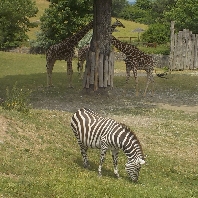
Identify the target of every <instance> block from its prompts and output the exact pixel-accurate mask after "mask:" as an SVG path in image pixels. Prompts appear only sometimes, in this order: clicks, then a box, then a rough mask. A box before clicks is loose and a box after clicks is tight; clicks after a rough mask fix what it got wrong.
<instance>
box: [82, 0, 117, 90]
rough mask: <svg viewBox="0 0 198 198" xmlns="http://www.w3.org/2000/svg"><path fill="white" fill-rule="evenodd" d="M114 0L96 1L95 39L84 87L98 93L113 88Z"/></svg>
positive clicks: (92, 43)
mask: <svg viewBox="0 0 198 198" xmlns="http://www.w3.org/2000/svg"><path fill="white" fill-rule="evenodd" d="M111 7H112V0H94V27H93V38H92V40H91V45H90V49H89V52H88V56H87V61H86V66H85V75H84V79H83V86H84V88H86V89H93V90H94V91H97V90H98V89H99V88H100V89H101V88H107V87H111V88H112V87H113V74H114V53H113V52H111V42H110V41H111V40H110V38H111V37H110V32H111Z"/></svg>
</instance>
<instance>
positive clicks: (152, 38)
mask: <svg viewBox="0 0 198 198" xmlns="http://www.w3.org/2000/svg"><path fill="white" fill-rule="evenodd" d="M142 40H143V41H146V42H149V43H153V42H156V43H158V44H165V43H167V42H168V41H169V40H170V28H169V25H164V24H161V23H155V24H151V25H150V26H149V28H148V30H147V31H145V32H144V33H143V34H142Z"/></svg>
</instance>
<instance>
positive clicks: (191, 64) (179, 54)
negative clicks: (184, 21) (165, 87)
mask: <svg viewBox="0 0 198 198" xmlns="http://www.w3.org/2000/svg"><path fill="white" fill-rule="evenodd" d="M186 69H198V35H197V34H193V33H192V32H191V31H189V30H188V29H184V30H183V31H179V32H178V33H175V30H174V21H172V22H171V52H170V70H186Z"/></svg>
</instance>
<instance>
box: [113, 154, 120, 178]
mask: <svg viewBox="0 0 198 198" xmlns="http://www.w3.org/2000/svg"><path fill="white" fill-rule="evenodd" d="M112 158H113V167H114V174H115V175H116V177H118V178H119V173H118V150H112Z"/></svg>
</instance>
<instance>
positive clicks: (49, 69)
mask: <svg viewBox="0 0 198 198" xmlns="http://www.w3.org/2000/svg"><path fill="white" fill-rule="evenodd" d="M53 66H54V61H53V62H52V63H51V64H49V63H47V65H46V68H47V87H50V86H52V70H53Z"/></svg>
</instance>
